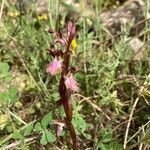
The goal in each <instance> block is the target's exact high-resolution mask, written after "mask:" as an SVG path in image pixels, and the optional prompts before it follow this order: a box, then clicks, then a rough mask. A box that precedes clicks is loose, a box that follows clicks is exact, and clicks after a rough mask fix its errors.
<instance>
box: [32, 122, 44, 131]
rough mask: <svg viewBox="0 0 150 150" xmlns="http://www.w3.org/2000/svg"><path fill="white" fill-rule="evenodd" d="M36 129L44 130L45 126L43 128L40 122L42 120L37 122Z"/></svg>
mask: <svg viewBox="0 0 150 150" xmlns="http://www.w3.org/2000/svg"><path fill="white" fill-rule="evenodd" d="M34 129H35V130H36V131H42V130H43V128H42V126H41V123H40V122H37V123H36V124H35V126H34Z"/></svg>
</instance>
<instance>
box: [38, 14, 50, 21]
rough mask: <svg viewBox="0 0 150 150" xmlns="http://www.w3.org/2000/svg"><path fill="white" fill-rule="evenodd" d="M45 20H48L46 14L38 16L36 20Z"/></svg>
mask: <svg viewBox="0 0 150 150" xmlns="http://www.w3.org/2000/svg"><path fill="white" fill-rule="evenodd" d="M47 19H48V17H47V15H46V14H42V15H39V16H38V20H47Z"/></svg>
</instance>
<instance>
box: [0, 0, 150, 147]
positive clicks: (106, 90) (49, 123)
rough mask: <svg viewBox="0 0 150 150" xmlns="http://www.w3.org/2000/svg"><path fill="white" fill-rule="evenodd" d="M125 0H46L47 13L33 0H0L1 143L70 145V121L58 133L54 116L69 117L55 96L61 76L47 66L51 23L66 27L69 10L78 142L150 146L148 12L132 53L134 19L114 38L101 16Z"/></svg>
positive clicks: (73, 98) (74, 123)
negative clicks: (75, 68) (19, 0)
mask: <svg viewBox="0 0 150 150" xmlns="http://www.w3.org/2000/svg"><path fill="white" fill-rule="evenodd" d="M122 2H123V1H122ZM122 2H121V1H120V3H119V1H118V2H114V1H111V0H107V1H103V0H102V1H100V0H93V1H92V2H91V3H90V4H87V3H86V2H85V1H84V0H79V2H78V3H76V4H74V3H72V4H68V3H66V2H65V1H59V0H48V4H47V5H46V9H47V10H48V13H44V12H40V13H39V12H38V11H37V5H36V4H35V2H32V1H29V2H27V3H26V4H25V6H24V7H20V5H19V4H13V3H12V1H11V0H10V2H9V1H6V0H2V2H0V8H1V11H0V149H2V150H3V149H8V148H10V149H13V148H14V147H15V149H17V148H20V149H23V150H32V149H50V150H51V149H54V150H56V149H64V150H65V149H66V150H67V149H71V144H70V136H69V133H68V130H67V128H65V127H64V128H63V131H62V133H61V136H60V137H59V139H57V137H56V134H55V130H56V124H54V120H57V119H60V120H63V118H64V117H65V113H64V110H63V107H58V106H57V104H56V101H57V100H59V94H58V81H59V77H60V76H59V75H58V76H50V75H49V74H47V73H46V65H47V64H48V63H49V62H50V61H51V60H52V57H51V56H50V55H49V54H48V52H47V49H48V48H49V47H50V45H49V44H50V42H51V41H52V39H53V36H52V35H51V34H49V33H48V32H47V30H48V29H49V28H53V29H59V28H63V27H64V26H65V25H66V20H67V19H68V18H71V19H72V20H73V21H74V22H75V25H76V27H77V35H76V40H77V44H78V46H77V49H76V52H75V55H74V56H73V57H74V58H73V59H74V60H72V64H76V65H77V66H78V67H79V68H80V71H79V73H77V74H76V75H75V76H76V79H77V82H78V83H79V87H80V91H79V92H76V93H74V94H73V95H72V103H73V113H74V114H73V120H72V123H73V125H74V126H75V129H76V132H77V137H78V138H77V141H78V147H79V149H81V150H82V149H86V148H91V149H93V150H98V149H102V150H122V149H123V147H126V149H134V148H135V149H140V148H141V149H142V148H143V149H144V148H146V147H148V146H150V145H149V143H150V91H149V89H150V60H149V58H150V44H149V39H150V34H149V24H148V22H147V21H146V20H145V27H144V28H143V30H142V31H141V32H140V33H139V34H138V35H137V38H140V40H141V41H142V42H143V43H144V44H143V46H142V47H141V48H140V56H139V59H135V55H136V54H135V51H134V50H133V48H132V47H131V45H130V41H131V40H132V37H130V36H129V34H130V29H131V28H132V27H133V26H134V25H133V23H132V22H131V23H129V24H128V25H127V26H126V27H123V28H122V29H121V30H122V31H121V34H120V35H119V36H117V38H116V35H111V34H110V33H109V31H108V30H107V29H106V28H105V26H104V25H103V24H102V22H101V19H100V17H99V14H100V13H101V12H102V11H103V10H105V9H107V8H114V7H117V6H118V5H122ZM147 7H148V6H147ZM20 8H21V10H20ZM88 12H90V13H88ZM147 16H148V8H145V18H147ZM147 19H148V18H147ZM64 29H65V28H64Z"/></svg>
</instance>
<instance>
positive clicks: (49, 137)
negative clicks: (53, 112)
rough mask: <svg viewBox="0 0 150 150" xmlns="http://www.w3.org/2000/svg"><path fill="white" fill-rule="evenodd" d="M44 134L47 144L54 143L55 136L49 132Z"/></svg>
mask: <svg viewBox="0 0 150 150" xmlns="http://www.w3.org/2000/svg"><path fill="white" fill-rule="evenodd" d="M45 133H46V137H47V140H48V142H55V141H56V136H55V135H54V134H53V133H51V132H49V131H46V132H45Z"/></svg>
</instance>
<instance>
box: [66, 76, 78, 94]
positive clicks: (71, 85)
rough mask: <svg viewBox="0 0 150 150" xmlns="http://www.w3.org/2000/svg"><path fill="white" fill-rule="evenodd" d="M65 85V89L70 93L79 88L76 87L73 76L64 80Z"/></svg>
mask: <svg viewBox="0 0 150 150" xmlns="http://www.w3.org/2000/svg"><path fill="white" fill-rule="evenodd" d="M65 85H66V88H67V89H70V90H72V91H78V90H79V87H78V85H77V82H76V80H75V79H74V77H73V75H72V74H71V75H70V76H68V77H66V80H65Z"/></svg>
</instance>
